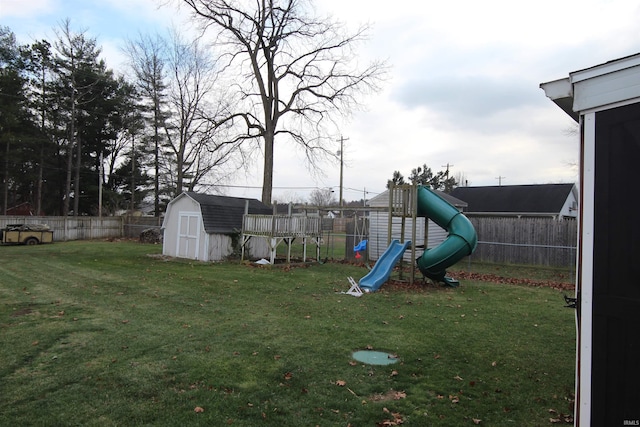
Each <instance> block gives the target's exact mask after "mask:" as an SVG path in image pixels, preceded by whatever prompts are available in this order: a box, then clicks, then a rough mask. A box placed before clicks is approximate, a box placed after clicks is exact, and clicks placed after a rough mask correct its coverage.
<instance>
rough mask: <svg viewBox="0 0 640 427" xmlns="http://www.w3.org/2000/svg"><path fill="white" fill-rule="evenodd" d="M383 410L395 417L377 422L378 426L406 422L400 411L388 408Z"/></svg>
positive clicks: (397, 424)
mask: <svg viewBox="0 0 640 427" xmlns="http://www.w3.org/2000/svg"><path fill="white" fill-rule="evenodd" d="M382 412H384V413H386V414H390V415H391V416H392V417H393V419H390V420H389V419H386V420H383V421H381V422H379V423H377V424H376V426H378V427H387V426H399V425H400V424H404V419H403V417H402V414H400V413H399V412H391V411H389V410H388V409H387V408H382Z"/></svg>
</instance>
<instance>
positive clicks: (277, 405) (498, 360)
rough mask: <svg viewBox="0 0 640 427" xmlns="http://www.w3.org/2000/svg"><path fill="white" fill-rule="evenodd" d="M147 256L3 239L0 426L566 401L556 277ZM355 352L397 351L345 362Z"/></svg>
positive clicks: (541, 408)
mask: <svg viewBox="0 0 640 427" xmlns="http://www.w3.org/2000/svg"><path fill="white" fill-rule="evenodd" d="M160 252H161V247H160V246H153V245H140V244H137V243H130V242H69V243H55V244H53V245H43V246H35V247H25V246H15V247H0V260H1V261H0V362H1V363H0V425H11V426H13V425H16V426H18V425H43V426H44V425H47V426H49V425H52V426H53V425H83V426H91V425H95V426H131V425H149V426H152V425H153V426H182V425H189V426H198V425H203V426H219V425H234V426H257V425H265V426H296V427H297V426H316V425H318V426H349V425H351V426H388V425H400V424H401V423H402V425H403V426H429V425H433V426H462V425H484V426H543V425H550V424H551V420H554V421H561V422H565V417H563V415H567V416H570V414H571V413H572V399H573V396H572V395H573V387H574V363H575V319H574V312H573V310H570V309H566V308H564V307H563V305H564V301H563V300H562V292H560V291H558V290H555V289H551V288H547V287H534V286H524V285H513V284H504V283H493V282H489V281H484V280H482V281H481V280H478V281H474V280H463V281H462V284H461V286H460V287H458V288H443V287H439V286H433V285H429V286H424V287H415V286H413V287H404V286H399V285H385V286H383V287H382V288H381V290H380V291H379V292H376V293H373V294H367V295H364V296H362V297H361V298H355V297H352V296H349V295H344V294H340V293H339V292H340V291H346V290H347V289H348V287H349V285H348V282H347V276H353V277H354V278H356V280H357V279H358V278H360V277H362V276H363V275H365V274H366V272H367V270H366V269H365V268H363V267H358V266H354V265H348V264H337V263H326V264H314V265H311V266H308V267H302V268H275V267H255V266H251V265H247V264H244V265H243V264H240V263H239V262H234V263H232V262H229V263H214V264H205V263H198V262H187V261H175V260H165V259H163V258H162V257H159V256H150V255H154V254H155V255H157V254H159V253H160ZM465 268H467V266H461V267H460V269H465ZM491 268H492V269H495V267H491ZM509 271H515V270H514V268H510V270H509ZM525 271H528V270H525ZM494 273H495V272H494ZM513 274H515V273H513ZM530 274H532V275H535V274H536V273H535V271H533V270H531V271H530ZM362 349H374V350H378V351H385V352H389V353H390V354H393V355H396V356H397V358H398V362H397V363H395V364H391V365H387V366H371V365H366V364H363V363H360V362H356V361H354V360H353V359H352V357H351V355H352V352H353V351H355V350H362ZM554 424H555V423H554Z"/></svg>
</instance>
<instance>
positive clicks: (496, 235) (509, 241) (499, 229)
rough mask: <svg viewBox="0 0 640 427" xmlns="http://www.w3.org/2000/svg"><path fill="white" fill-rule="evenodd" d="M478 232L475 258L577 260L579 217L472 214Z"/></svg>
mask: <svg viewBox="0 0 640 427" xmlns="http://www.w3.org/2000/svg"><path fill="white" fill-rule="evenodd" d="M469 220H470V221H471V223H472V224H473V226H474V227H475V229H476V232H477V233H478V247H477V248H476V250H475V252H474V253H473V254H472V255H471V259H472V260H473V261H478V262H491V263H498V264H505V263H506V264H524V265H541V266H553V267H572V266H575V262H576V245H577V240H578V228H577V227H578V225H577V221H576V220H557V219H553V218H492V217H473V216H470V217H469Z"/></svg>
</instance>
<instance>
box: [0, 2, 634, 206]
mask: <svg viewBox="0 0 640 427" xmlns="http://www.w3.org/2000/svg"><path fill="white" fill-rule="evenodd" d="M157 3H159V2H157V1H153V0H29V1H25V0H0V25H4V26H8V27H9V28H11V30H13V31H14V32H15V33H16V36H17V37H18V41H19V42H20V43H31V42H33V41H34V40H37V39H41V38H48V39H49V40H53V39H54V38H55V34H54V31H53V29H54V28H56V27H58V26H59V24H60V22H61V21H62V20H64V19H66V18H69V19H70V20H71V24H72V28H73V29H76V30H85V29H86V30H87V34H88V35H89V36H91V37H95V38H97V40H98V44H99V45H100V46H102V48H103V53H104V54H103V57H104V58H105V59H106V61H107V65H108V66H109V67H110V68H113V69H114V70H116V71H121V70H120V68H121V61H122V55H121V53H120V47H121V46H122V45H123V41H124V40H126V39H127V38H130V39H131V38H136V36H137V34H139V33H154V32H157V31H161V32H162V31H163V30H164V29H165V28H167V27H168V26H170V25H175V26H176V27H178V28H183V29H185V30H189V29H191V28H192V27H193V26H192V24H190V23H189V22H188V21H185V20H184V19H183V18H182V16H183V15H184V14H182V15H181V14H180V13H177V12H176V11H175V10H174V9H171V8H170V7H162V8H157V7H156V4H157ZM315 4H316V7H317V9H318V12H319V13H322V14H324V13H331V14H332V15H333V16H334V17H336V18H338V19H340V20H342V21H344V22H345V23H346V24H348V25H351V26H354V27H355V26H357V25H359V24H363V23H370V24H371V25H372V29H371V32H370V37H369V41H368V43H367V44H365V45H362V46H361V48H360V52H361V57H360V58H361V59H360V60H362V61H366V60H368V59H371V58H378V59H384V60H386V61H387V62H388V64H389V65H390V66H391V70H390V74H389V80H388V81H387V82H386V83H385V85H384V88H383V90H382V91H381V92H379V93H377V94H373V95H370V96H368V97H366V98H363V103H364V104H365V106H366V110H365V111H359V112H356V113H355V114H354V115H353V117H352V118H351V120H350V122H348V123H345V124H344V125H343V126H342V129H341V133H342V134H343V135H344V137H345V139H346V138H348V139H347V140H346V141H345V150H344V160H345V167H344V198H345V199H346V200H358V199H361V198H362V197H363V195H364V193H365V191H366V192H367V194H366V197H367V198H370V197H373V196H375V195H376V194H378V193H380V192H382V191H384V189H385V185H386V182H387V180H388V179H389V178H391V176H392V174H393V172H394V171H395V170H398V171H400V172H401V173H402V174H403V175H404V176H405V177H407V176H408V175H409V174H410V172H411V169H413V168H415V167H416V166H420V165H422V164H425V163H426V164H427V165H428V166H429V167H431V168H432V169H433V170H434V171H439V170H443V169H444V168H445V165H447V164H449V165H451V167H450V172H451V173H452V174H453V175H454V176H458V174H463V176H464V177H465V178H466V179H467V180H468V185H472V186H484V185H498V184H499V183H500V182H501V183H502V185H516V184H545V183H566V182H576V181H577V179H578V176H577V168H576V166H575V165H576V163H577V160H578V137H577V135H576V134H575V133H573V134H572V133H571V132H570V130H571V129H574V128H575V126H576V125H575V123H574V122H573V121H572V120H571V119H570V118H569V116H567V115H566V114H565V113H564V112H563V111H562V110H560V109H559V108H558V107H557V106H555V105H554V104H553V103H552V102H551V101H550V100H549V99H547V98H546V97H545V95H544V92H543V91H542V90H541V89H540V88H539V85H540V83H542V82H547V81H551V80H556V79H559V78H563V77H567V76H568V75H569V73H570V72H572V71H577V70H581V69H584V68H588V67H591V66H594V65H598V64H601V63H604V62H607V61H609V60H612V59H616V58H620V57H624V56H628V55H632V54H635V53H638V52H640V36H639V35H638V30H637V25H638V22H640V3H639V2H638V1H637V0H561V1H558V0H554V1H550V0H538V1H536V2H530V1H528V2H521V1H513V0H485V1H477V0H450V1H446V2H444V1H442V2H440V1H438V2H436V1H424V0H405V1H403V2H397V3H396V2H389V1H379V0H346V1H345V0H316V1H315ZM390 4H391V5H403V6H404V7H402V8H394V9H389V5H390ZM303 159H304V156H303V153H301V152H296V151H295V150H292V147H291V146H287V145H278V144H277V143H276V148H275V173H274V192H273V193H274V199H276V200H285V201H289V199H305V198H306V197H307V195H308V193H309V192H310V189H313V188H333V189H334V190H335V192H336V195H337V194H338V189H339V182H340V179H339V178H340V176H339V171H340V166H339V163H325V164H323V165H322V169H323V171H324V176H319V177H318V176H310V173H309V171H308V170H307V169H305V166H304V161H303ZM261 166H262V162H261V161H258V162H256V163H255V165H252V166H251V168H250V171H252V172H251V173H250V174H249V175H248V176H246V177H245V174H244V173H242V174H241V175H239V176H238V177H237V179H236V180H235V181H234V184H235V185H238V186H239V187H243V186H246V187H254V188H227V189H226V190H225V192H226V194H228V195H233V196H242V197H256V198H260V186H261V185H262V178H261V176H262V175H261Z"/></svg>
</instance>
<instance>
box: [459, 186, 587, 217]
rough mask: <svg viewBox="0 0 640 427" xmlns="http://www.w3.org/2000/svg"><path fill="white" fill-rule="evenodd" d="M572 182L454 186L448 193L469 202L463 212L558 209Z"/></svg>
mask: <svg viewBox="0 0 640 427" xmlns="http://www.w3.org/2000/svg"><path fill="white" fill-rule="evenodd" d="M574 186H575V184H540V185H502V186H490V187H457V188H455V189H454V190H453V191H452V192H451V194H452V195H453V196H454V197H457V198H459V199H462V200H464V201H465V202H467V203H468V204H469V206H468V208H467V209H466V212H474V213H483V212H495V213H545V214H548V213H559V212H560V211H561V210H562V207H563V206H564V204H565V202H566V201H567V198H568V197H569V195H570V194H571V191H572V190H573V188H574Z"/></svg>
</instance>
